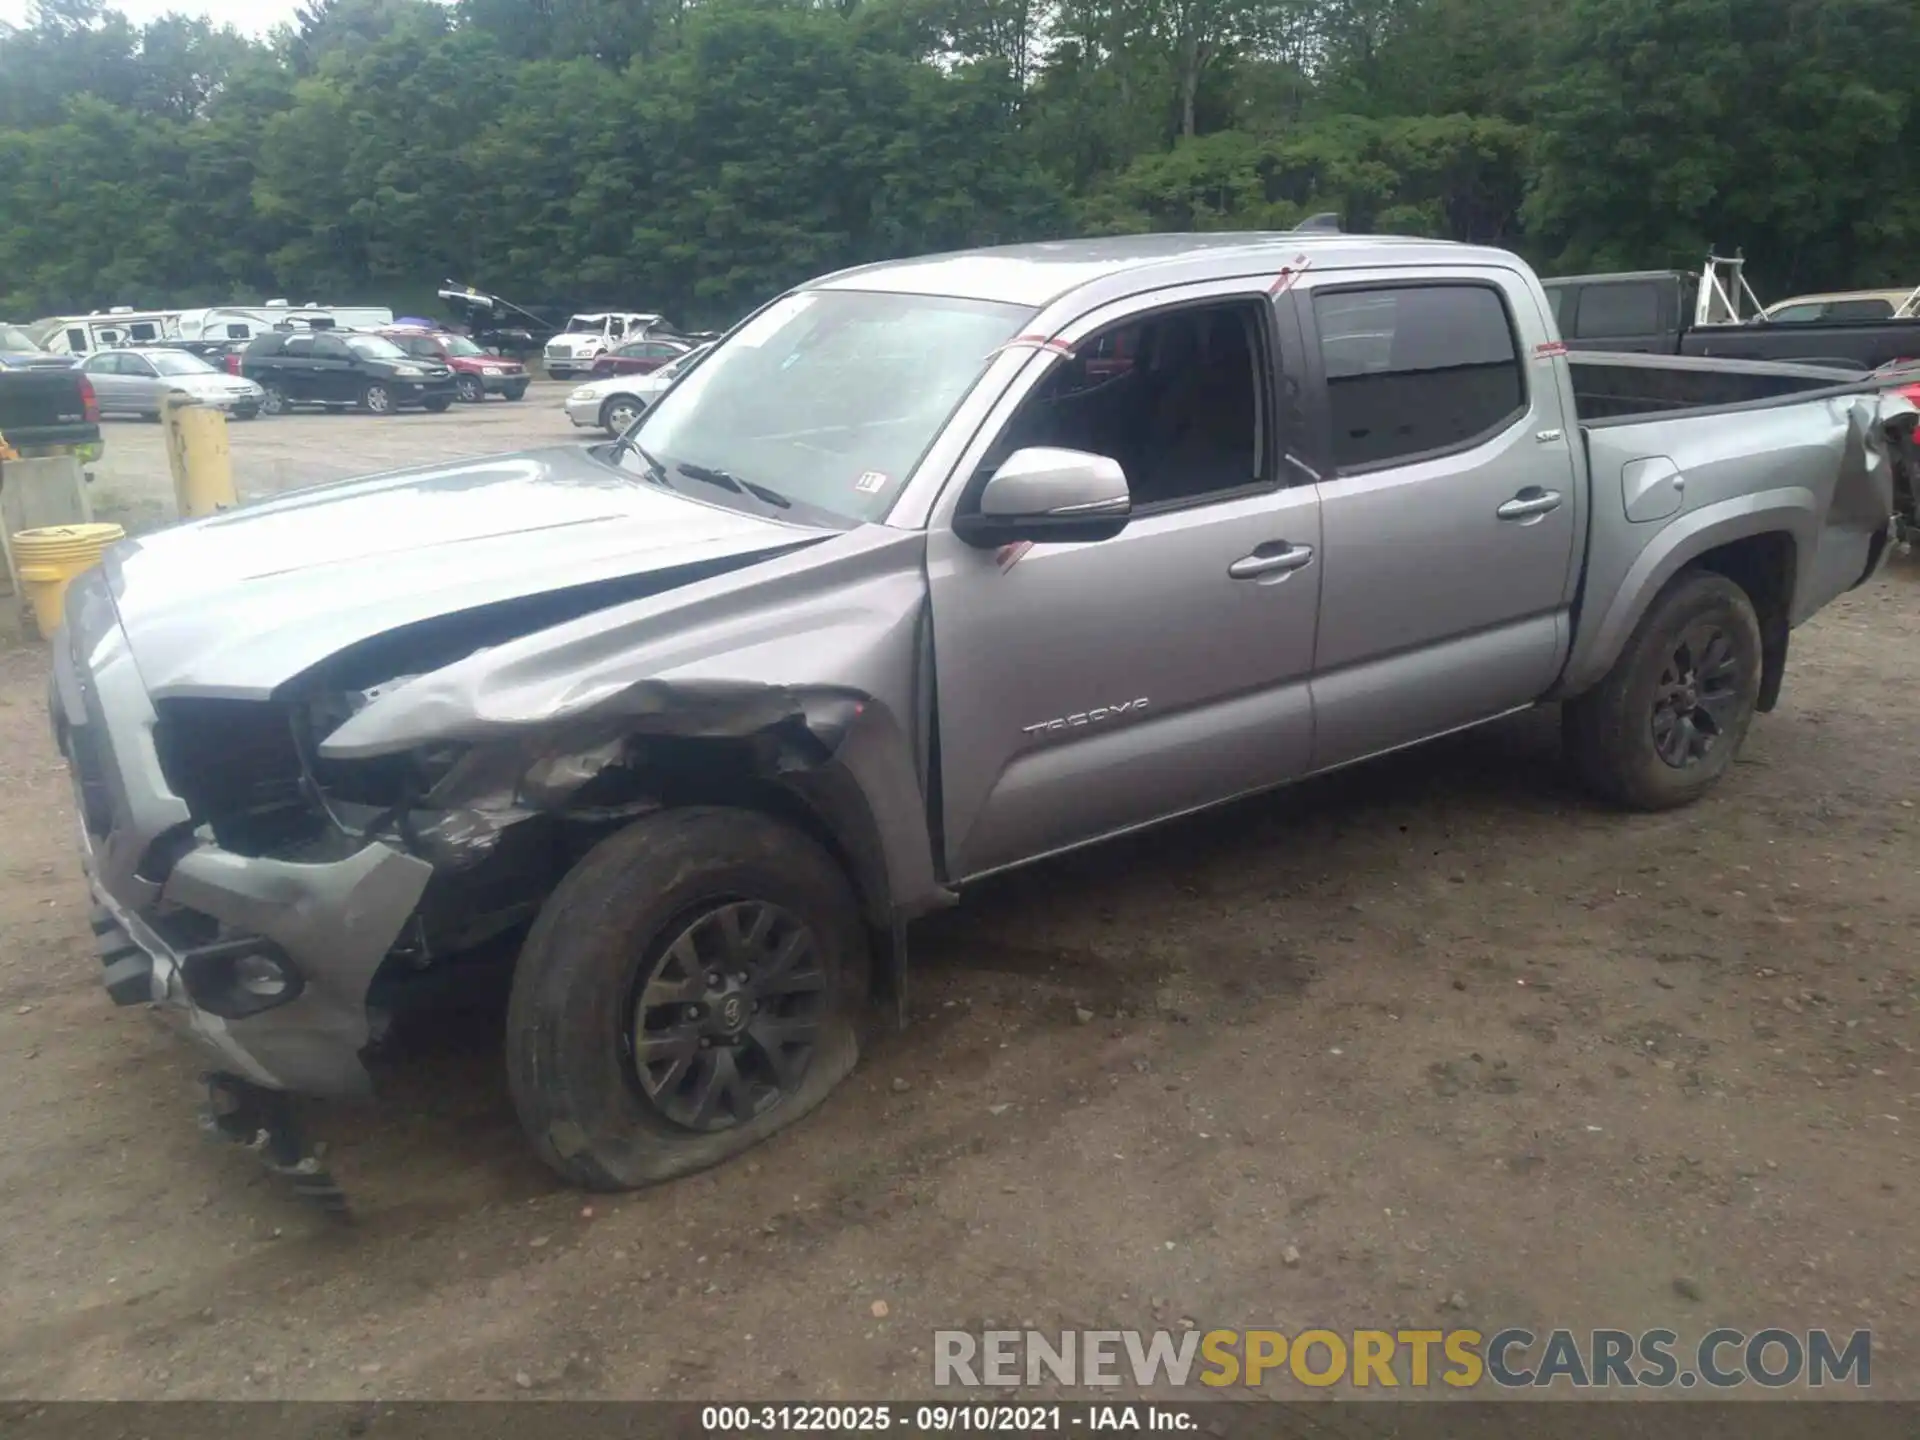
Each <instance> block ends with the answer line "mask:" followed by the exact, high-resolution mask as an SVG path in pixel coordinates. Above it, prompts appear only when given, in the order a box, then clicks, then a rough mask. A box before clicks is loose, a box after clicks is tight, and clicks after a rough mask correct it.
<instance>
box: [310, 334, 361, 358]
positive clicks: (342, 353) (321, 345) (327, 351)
mask: <svg viewBox="0 0 1920 1440" xmlns="http://www.w3.org/2000/svg"><path fill="white" fill-rule="evenodd" d="M312 344H313V349H312V350H311V351H310V352H309V353H310V354H311V355H312V356H313V358H314V359H316V360H351V359H352V358H353V356H352V354H351V353H349V351H348V350H347V347H346V343H345V342H344V341H340V340H336V339H334V338H333V336H331V335H316V336H314V337H313V342H312Z"/></svg>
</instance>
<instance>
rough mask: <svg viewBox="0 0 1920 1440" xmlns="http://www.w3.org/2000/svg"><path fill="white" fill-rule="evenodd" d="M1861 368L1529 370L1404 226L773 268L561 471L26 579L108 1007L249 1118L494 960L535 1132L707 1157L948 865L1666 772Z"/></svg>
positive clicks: (878, 961)
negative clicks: (1422, 777) (44, 644)
mask: <svg viewBox="0 0 1920 1440" xmlns="http://www.w3.org/2000/svg"><path fill="white" fill-rule="evenodd" d="M1886 383H1890V382H1877V381H1876V382H1869V381H1865V380H1862V379H1861V378H1860V377H1858V376H1846V375H1842V374H1839V373H1836V372H1833V371H1829V370H1822V369H1817V368H1810V367H1790V366H1779V365H1767V364H1761V363H1756V362H1730V361H1713V360H1688V359H1683V358H1674V357H1664V358H1652V357H1643V356H1582V357H1577V358H1570V357H1569V356H1568V355H1567V354H1566V352H1565V348H1564V346H1562V345H1561V343H1560V342H1559V340H1558V337H1557V336H1556V333H1555V330H1554V328H1553V323H1552V319H1551V314H1550V311H1549V309H1548V304H1547V300H1546V297H1545V296H1544V295H1543V293H1542V291H1541V287H1540V284H1539V282H1538V280H1537V279H1536V278H1535V276H1534V275H1533V274H1532V272H1531V271H1530V270H1529V269H1528V268H1527V266H1526V265H1525V264H1523V263H1522V262H1521V261H1520V260H1518V259H1516V258H1515V257H1514V256H1512V255H1510V254H1506V253H1503V252H1501V251H1497V250H1489V249H1478V248H1469V247H1464V246H1456V245H1448V244H1440V243H1433V242H1427V241H1418V240H1408V239H1395V238H1366V237H1352V236H1340V235H1298V234H1294V235H1278V236H1275V235H1265V236H1262V235H1210V236H1192V235H1188V236H1143V237H1133V238H1127V239H1115V240H1098V241H1086V242H1080V243H1061V244H1042V245H1031V246H1021V247H1014V248H1007V249H998V250H986V251H980V252H976V253H969V254H958V255H944V256H935V257H931V258H926V259H918V260H908V261H901V262H898V263H890V264H883V265H875V266H869V267H866V268H862V269H857V270H851V271H846V272H842V273H840V274H836V275H831V276H828V277H826V278H824V279H821V280H818V281H816V282H814V283H812V284H809V285H806V286H803V287H801V288H799V289H797V290H795V291H793V292H791V293H789V294H786V295H784V296H782V297H780V298H779V299H777V300H775V301H773V302H772V303H770V304H769V305H767V306H766V307H765V308H763V309H761V310H760V311H758V312H757V313H755V314H754V315H752V316H751V317H749V318H748V319H747V320H746V321H744V322H743V323H742V324H741V325H740V326H739V327H737V328H736V329H735V330H734V331H733V332H732V333H731V334H729V335H728V336H727V337H726V338H725V339H724V340H722V341H721V343H720V344H718V345H717V346H716V347H715V348H714V349H713V350H712V351H711V352H710V353H709V354H708V356H707V357H706V358H705V359H704V360H703V361H702V363H700V364H698V365H696V366H694V367H692V368H690V369H689V371H688V372H687V373H686V374H685V375H684V376H682V377H681V378H680V379H679V380H678V381H677V382H676V383H675V384H674V385H673V386H672V388H670V389H669V390H668V391H667V392H666V394H665V395H664V396H663V397H662V398H661V400H660V401H659V402H658V404H657V405H656V406H655V408H653V409H652V410H651V411H649V412H648V414H647V415H646V416H645V417H644V419H642V420H641V421H640V423H639V424H638V425H636V426H635V427H634V428H633V429H632V430H631V431H629V432H628V433H627V434H626V435H625V436H624V437H622V438H621V439H619V440H617V441H614V442H611V443H606V444H600V445H595V446H566V447H560V448H555V449H550V450H541V451H535V452H532V453H527V454H513V455H503V456H498V457H492V458H485V459H475V460H464V461H459V462H455V463H450V464H446V465H441V466H436V467H430V468H424V469H415V470H409V471H403V472H400V473H396V474H389V475H382V476H377V477H374V478H370V479H364V480H355V481H349V482H346V483H342V484H338V485H332V486H327V487H322V488H320V489H315V490H309V491H304V492H300V493H297V494H292V495H288V496H285V497H283V498H279V499H276V500H273V501H271V502H269V503H265V504H261V505H257V506H252V507H249V508H246V509H243V510H240V511H237V512H233V513H229V514H225V515H221V516H217V517H215V518H212V519H208V520H203V521H200V522H198V523H194V524H189V525H184V526H181V527H179V528H177V529H173V530H170V531H167V532H164V533H161V534H158V535H154V536H150V537H147V538H144V539H140V540H137V541H130V542H127V543H125V544H123V545H122V546H120V547H119V548H118V549H117V550H116V551H115V552H114V553H112V554H111V555H110V556H109V557H108V560H107V562H106V564H105V565H104V567H103V568H102V569H101V570H99V571H96V572H94V574H93V575H91V576H89V577H87V578H86V579H84V580H83V581H81V582H80V583H78V584H77V585H76V587H75V589H74V592H73V594H72V596H71V597H70V599H69V601H68V604H67V614H68V617H69V619H68V625H69V629H68V633H67V634H66V636H65V637H64V639H63V640H62V641H61V642H60V643H59V644H58V645H57V646H56V650H57V654H56V664H55V673H54V683H53V696H52V705H53V720H54V727H55V731H56V733H57V735H58V738H59V742H60V745H61V748H62V749H63V751H64V752H65V754H66V755H67V757H68V759H69V761H70V762H71V768H72V770H73V774H74V777H75V781H76V789H77V793H78V797H79V809H80V812H81V819H82V826H81V828H82V842H83V847H84V850H85V854H86V867H87V871H88V874H89V877H90V882H91V886H92V891H93V895H94V898H95V900H96V901H97V909H96V917H95V922H94V924H95V929H96V931H97V933H98V935H99V937H100V946H101V955H102V960H103V964H104V967H105V978H106V983H107V988H108V990H109V991H110V992H111V993H112V995H113V997H114V998H115V999H116V1000H119V1001H121V1002H123V1003H129V1004H132V1003H146V1002H149V1001H157V1002H161V1003H162V1004H163V1005H164V1006H165V1007H166V1008H168V1009H169V1010H171V1011H173V1012H175V1013H177V1014H179V1015H180V1016H182V1017H184V1018H185V1020H186V1022H187V1023H188V1025H189V1026H190V1028H191V1030H192V1031H193V1032H194V1033H195V1034H196V1035H197V1036H198V1037H199V1039H200V1040H201V1041H203V1042H204V1043H205V1044H206V1046H207V1047H208V1048H209V1049H210V1051H211V1052H212V1054H213V1056H214V1057H215V1059H214V1064H215V1066H216V1067H217V1068H216V1069H215V1070H214V1072H213V1074H212V1077H211V1078H212V1080H213V1083H214V1087H215V1099H216V1101H217V1105H216V1110H217V1111H218V1112H219V1113H221V1114H223V1115H226V1116H229V1117H232V1116H235V1115H238V1116H240V1117H242V1123H240V1124H239V1126H238V1129H237V1131H236V1133H247V1132H248V1131H250V1130H251V1129H252V1127H253V1125H254V1123H255V1121H256V1120H257V1118H258V1115H259V1114H260V1113H262V1112H261V1111H259V1110H258V1109H257V1108H255V1107H256V1106H257V1105H258V1104H259V1103H261V1102H262V1101H263V1097H267V1098H271V1097H274V1096H280V1097H284V1096H285V1095H287V1094H289V1093H292V1094H307V1095H318V1096H328V1097H352V1096H361V1095H366V1094H368V1093H370V1091H371V1088H372V1087H371V1082H370V1080H369V1078H368V1072H367V1071H366V1069H365V1068H364V1066H363V1061H362V1052H363V1050H365V1049H366V1048H367V1047H368V1046H369V1044H370V1043H371V1042H374V1041H377V1040H379V1039H380V1038H381V1036H382V1035H383V1034H384V1033H385V1031H386V1029H387V1027H388V1026H389V1024H390V1023H391V1021H392V1018H393V1017H394V1016H395V1015H397V1014H401V1013H403V1012H405V1011H406V1010H408V1009H409V1008H410V1007H412V1006H415V1005H419V1004H424V1003H428V999H429V997H445V996H447V995H448V994H450V993H453V994H457V993H458V992H459V991H460V990H461V988H462V987H463V986H464V985H466V984H468V983H472V984H476V985H477V984H479V983H480V981H479V976H480V975H481V974H482V972H483V971H484V970H485V969H486V965H485V964H484V963H483V960H482V957H487V956H493V957H496V958H498V957H501V956H505V957H507V960H508V963H510V965H511V970H510V976H511V978H510V985H511V997H510V1000H509V1003H508V1023H507V1042H506V1050H507V1055H506V1059H507V1067H508V1071H509V1074H510V1077H511V1088H512V1092H513V1096H514V1100H515V1103H516V1105H517V1107H518V1110H519V1113H520V1116H521V1118H522V1120H523V1121H524V1123H525V1127H526V1130H527V1133H528V1135H529V1137H530V1138H531V1140H532V1143H533V1145H534V1146H535V1147H536V1148H537V1149H538V1151H539V1153H540V1154H541V1155H542V1156H543V1157H544V1158H545V1160H546V1161H547V1162H548V1163H550V1164H551V1165H552V1166H553V1167H554V1168H555V1169H557V1170H558V1171H559V1172H560V1173H561V1174H563V1175H565V1176H567V1177H569V1178H570V1179H571V1180H573V1181H576V1182H578V1183H580V1184H583V1185H587V1186H593V1187H608V1188H617V1187H631V1186H639V1185H643V1184H647V1183H650V1182H654V1181H659V1180H662V1179H665V1178H667V1177H671V1176H675V1175H679V1174H682V1173H684V1172H687V1171H691V1170H694V1169H697V1168H699V1167H702V1166H707V1165H711V1164H713V1163H715V1162H717V1161H720V1160H722V1159H724V1158H726V1157H728V1156H730V1155H733V1154H735V1153H737V1152H739V1151H741V1150H743V1149H745V1148H746V1147H748V1146H750V1145H752V1144H754V1143H755V1142H757V1141H759V1140H761V1139H763V1138H764V1137H766V1136H767V1135H768V1134H770V1133H772V1132H773V1131H775V1130H778V1129H780V1128H781V1127H783V1126H785V1125H787V1124H789V1123H790V1122H792V1121H794V1120H796V1119H798V1118H799V1117H801V1116H802V1115H805V1114H806V1113H807V1112H808V1111H810V1110H811V1109H812V1108H813V1107H814V1106H816V1105H817V1104H819V1103H820V1101H821V1100H822V1099H823V1098H824V1097H825V1096H826V1095H827V1093H828V1092H829V1091H830V1090H831V1089H832V1088H833V1087H834V1085H835V1084H836V1083H837V1082H838V1081H839V1080H840V1079H841V1078H842V1077H843V1076H844V1075H845V1074H846V1073H847V1072H848V1070H849V1069H850V1068H851V1067H852V1066H853V1065H854V1063H855V1060H856V1057H857V1051H858V1045H859V1035H860V1033H861V1017H862V1015H863V1014H867V1013H872V1006H871V1003H870V1002H871V1001H873V1000H874V999H875V998H884V997H887V996H893V997H896V998H897V997H899V996H901V995H902V994H903V993H904V992H903V986H904V983H905V971H906V951H907V928H908V924H909V922H910V921H912V920H913V919H914V918H915V917H916V916H919V915H922V914H924V913H926V912H928V911H931V910H933V909H935V908H937V907H940V906H944V905H948V904H950V903H952V902H953V901H954V899H955V897H956V895H957V894H958V892H960V891H961V890H962V889H964V887H965V886H966V885H967V884H969V883H970V882H972V881H975V880H978V879H980V878H981V877H982V876H986V875H990V874H992V873H994V872H996V871H1000V870H1005V869H1007V868H1008V867H1011V866H1016V865H1023V864H1026V863H1028V862H1031V861H1034V860H1037V859H1040V858H1042V857H1045V856H1049V855H1055V854H1058V853H1059V852H1061V851H1064V850H1068V849H1071V848H1073V847H1075V846H1080V845H1085V844H1088V843H1091V842H1093V841H1097V840H1100V839H1102V838H1104V837H1107V836H1112V835H1117V834H1119V833H1121V832H1124V831H1128V830H1132V829H1134V828H1136V827H1140V826H1144V825H1149V824H1152V823H1154V822H1156V821H1160V820H1164V819H1167V818H1168V817H1170V816H1176V815H1183V814H1186V813H1189V812H1192V811H1197V810H1201V809H1203V808H1205V807H1208V806H1212V805H1217V804H1220V803H1221V802H1223V801H1227V800H1231V799H1233V798H1234V797H1236V796H1242V795H1246V794H1249V793H1250V792H1255V791H1260V790H1264V789H1267V788H1270V787H1273V786H1279V785H1284V784H1286V783H1288V782H1290V781H1294V780H1298V779H1300V778H1301V777H1303V776H1306V775H1311V774H1314V773H1317V772H1320V771H1325V770H1328V769H1331V768H1333V767H1336V766H1341V765H1348V764H1351V763H1353V762H1355V761H1359V760H1364V759H1366V758H1367V757H1369V756H1373V755H1379V754H1381V753H1383V752H1386V751H1389V750H1394V749H1397V748H1399V747H1402V746H1406V745H1412V744H1415V743H1417V742H1419V741H1421V740H1425V739H1427V738H1429V737H1432V736H1436V735H1440V734H1444V733H1446V732H1448V731H1452V730H1457V729H1459V728H1461V727H1463V726H1469V725H1474V724H1478V723H1480V722H1482V721H1486V720H1490V719H1492V718H1494V717H1497V716H1501V715H1505V714H1508V713H1509V712H1513V711H1517V710H1521V709H1524V708H1526V707H1529V706H1533V705H1537V704H1540V703H1541V702H1543V701H1564V702H1565V704H1564V706H1563V713H1564V717H1565V722H1564V723H1565V735H1566V743H1567V749H1568V752H1569V756H1570V759H1571V762H1572V765H1573V767H1574V768H1575V770H1576V771H1577V772H1578V773H1579V774H1580V775H1581V776H1582V777H1584V779H1585V780H1586V781H1587V782H1588V783H1589V784H1590V785H1592V786H1593V787H1594V788H1595V789H1597V790H1598V791H1599V792H1601V793H1602V794H1603V795H1605V796H1607V797H1610V798H1611V799H1613V800H1614V801H1616V802H1618V803H1619V804H1622V805H1625V806H1631V807H1637V808H1659V807H1664V806H1672V805H1677V804H1682V803H1685V802H1687V801H1690V800H1692V799H1694V798H1696V797H1698V796H1699V795H1701V794H1702V793H1703V792H1704V791H1705V790H1707V789H1708V788H1709V787H1711V786H1712V785H1713V784H1714V783H1715V782H1716V781H1718V780H1719V779H1720V777H1721V776H1722V775H1723V774H1724V773H1725V772H1726V770H1727V768H1728V766H1729V764H1730V763H1731V762H1732V760H1733V757H1734V753H1735V751H1736V750H1737V749H1738V747H1739V745H1740V743H1741V740H1742V737H1743V736H1744V735H1745V734H1746V732H1747V728H1748V726H1749V724H1750V723H1751V722H1752V720H1753V717H1754V714H1755V712H1756V711H1764V710H1767V709H1769V708H1771V707H1772V705H1773V704H1774V701H1775V698H1776V697H1777V696H1778V695H1779V693H1780V686H1781V679H1782V675H1783V673H1784V670H1785V667H1786V661H1787V645H1788V636H1789V634H1790V632H1791V631H1792V630H1793V628H1794V627H1795V626H1796V625H1798V624H1800V623H1801V622H1802V621H1804V620H1806V619H1807V618H1808V617H1809V616H1810V615H1812V614H1813V613H1814V612H1815V611H1816V610H1818V609H1819V608H1820V607H1821V606H1822V605H1823V604H1825V603H1826V602H1827V601H1829V600H1831V599H1832V598H1833V597H1835V596H1836V595H1839V594H1840V593H1841V592H1843V591H1845V590H1847V589H1848V588H1849V587H1852V586H1855V585H1858V584H1860V583H1861V582H1862V580H1864V579H1865V578H1866V577H1868V576H1869V575H1870V574H1871V573H1872V572H1873V571H1874V569H1875V567H1876V565H1877V564H1878V563H1879V562H1880V560H1881V558H1882V556H1883V555H1884V553H1885V551H1886V548H1887V544H1888V534H1889V515H1890V511H1891V489H1890V483H1891V482H1890V478H1889V465H1888V458H1887V443H1886V428H1887V426H1888V424H1889V423H1890V422H1891V421H1892V420H1894V419H1895V418H1896V413H1895V412H1897V415H1898V417H1900V418H1904V417H1907V416H1910V415H1911V413H1912V405H1911V403H1910V402H1908V401H1906V400H1904V399H1900V398H1898V397H1897V396H1892V395H1889V394H1885V393H1883V388H1884V385H1885V384H1886ZM279 1103H282V1104H284V1098H282V1100H281V1101H280V1102H279ZM262 1133H264V1131H262ZM276 1133H277V1132H276Z"/></svg>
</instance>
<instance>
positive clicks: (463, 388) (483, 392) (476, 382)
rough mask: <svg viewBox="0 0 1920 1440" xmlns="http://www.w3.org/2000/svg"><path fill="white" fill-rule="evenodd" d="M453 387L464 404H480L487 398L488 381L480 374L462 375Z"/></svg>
mask: <svg viewBox="0 0 1920 1440" xmlns="http://www.w3.org/2000/svg"><path fill="white" fill-rule="evenodd" d="M453 388H454V393H455V394H456V395H458V396H459V397H460V402H461V403H462V404H463V405H478V404H479V403H480V402H481V401H482V400H485V399H486V398H487V386H486V382H485V381H483V380H482V379H481V378H480V377H479V376H478V375H462V376H461V377H460V378H459V379H458V380H456V381H455V382H454V387H453Z"/></svg>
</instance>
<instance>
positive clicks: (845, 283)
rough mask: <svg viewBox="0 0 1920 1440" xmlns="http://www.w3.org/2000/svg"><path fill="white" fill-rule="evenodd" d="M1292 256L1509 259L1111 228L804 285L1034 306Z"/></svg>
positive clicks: (1266, 235) (1399, 238) (1422, 246)
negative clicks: (1087, 290)
mask: <svg viewBox="0 0 1920 1440" xmlns="http://www.w3.org/2000/svg"><path fill="white" fill-rule="evenodd" d="M1298 255H1305V256H1307V257H1308V258H1309V262H1310V263H1311V264H1312V265H1313V266H1314V267H1316V268H1319V269H1329V270H1343V269H1351V268H1353V267H1355V266H1359V265H1422V264H1426V265H1458V264H1462V263H1467V264H1471V263H1474V262H1476V261H1484V262H1492V263H1497V264H1502V265H1513V264H1516V263H1517V262H1516V261H1515V259H1514V257H1513V256H1512V255H1511V254H1509V253H1508V252H1506V251H1504V250H1495V249H1492V248H1489V247H1485V246H1478V245H1462V244H1459V243H1457V242H1454V241H1451V240H1424V239H1420V238H1418V237H1414V236H1406V235H1340V234H1330V233H1326V232H1302V231H1285V230H1280V231H1243V232H1220V233H1212V234H1178V235H1115V236H1110V237H1107V238H1104V239H1098V240H1050V241H1041V242H1039V243H1035V244H1027V245H1000V246H995V247H993V248H991V249H985V250H958V251H953V252H951V253H948V254H944V255H922V256H917V257H915V258H913V259H910V260H886V261H882V262H880V263H879V264H875V265H861V266H857V267H855V268H854V269H851V270H841V271H837V272H836V273H834V274H832V275H826V276H823V277H821V278H820V279H818V280H816V281H814V282H813V283H812V285H811V286H809V287H808V288H810V289H832V290H890V291H895V292H899V293H903V294H917V295H948V296H952V297H954V298H956V299H963V300H998V301H1004V302H1006V303H1008V304H1021V305H1032V306H1036V307H1038V306H1041V305H1045V304H1047V303H1048V302H1049V301H1052V300H1056V299H1058V298H1059V297H1060V296H1062V295H1065V294H1067V293H1068V292H1069V291H1073V290H1077V289H1079V288H1080V287H1081V286H1083V285H1088V284H1091V283H1092V282H1094V281H1096V280H1104V279H1106V278H1108V277H1109V276H1112V275H1118V274H1122V273H1124V272H1127V271H1136V270H1148V269H1153V268H1156V267H1160V266H1169V267H1170V266H1174V265H1177V264H1179V263H1181V262H1185V261H1192V260H1196V259H1200V258H1202V257H1206V258H1210V259H1213V260H1216V261H1219V262H1222V263H1233V262H1241V261H1244V262H1245V263H1246V265H1247V268H1248V271H1249V272H1251V273H1259V271H1260V270H1261V269H1262V268H1264V267H1267V266H1271V267H1272V268H1274V269H1275V270H1277V269H1279V267H1280V266H1282V265H1285V264H1287V263H1288V262H1289V261H1291V260H1292V259H1293V258H1294V257H1295V256H1298ZM1229 273H1230V272H1229Z"/></svg>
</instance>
